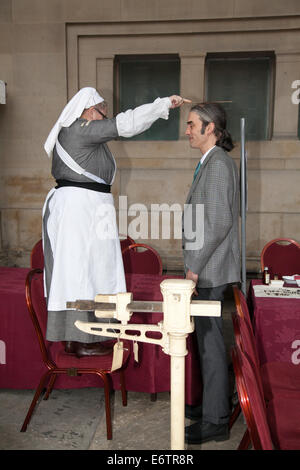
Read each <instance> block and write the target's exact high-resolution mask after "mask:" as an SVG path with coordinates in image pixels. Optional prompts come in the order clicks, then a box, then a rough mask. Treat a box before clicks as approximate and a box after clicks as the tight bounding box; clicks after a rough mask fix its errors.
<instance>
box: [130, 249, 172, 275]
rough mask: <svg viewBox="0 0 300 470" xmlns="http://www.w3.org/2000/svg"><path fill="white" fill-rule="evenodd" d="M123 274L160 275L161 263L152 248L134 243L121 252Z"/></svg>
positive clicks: (161, 270)
mask: <svg viewBox="0 0 300 470" xmlns="http://www.w3.org/2000/svg"><path fill="white" fill-rule="evenodd" d="M122 256H123V263H124V270H125V273H135V274H158V275H162V272H163V269H162V262H161V258H160V256H159V254H158V253H157V251H156V250H154V248H152V247H151V246H149V245H146V244H144V243H134V244H132V245H129V246H127V247H125V248H124V250H123V251H122Z"/></svg>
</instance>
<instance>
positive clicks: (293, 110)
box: [273, 52, 300, 139]
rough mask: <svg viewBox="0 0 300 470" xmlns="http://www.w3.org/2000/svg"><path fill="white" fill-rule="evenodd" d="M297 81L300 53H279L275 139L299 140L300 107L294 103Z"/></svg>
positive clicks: (299, 72)
mask: <svg viewBox="0 0 300 470" xmlns="http://www.w3.org/2000/svg"><path fill="white" fill-rule="evenodd" d="M295 80H300V53H298V52H297V53H282V52H277V53H276V81H275V100H274V101H275V102H274V131H273V139H278V138H279V139H297V138H298V137H297V134H298V106H299V105H298V104H295V103H293V102H292V95H293V93H294V92H295V88H292V84H293V82H294V81H295Z"/></svg>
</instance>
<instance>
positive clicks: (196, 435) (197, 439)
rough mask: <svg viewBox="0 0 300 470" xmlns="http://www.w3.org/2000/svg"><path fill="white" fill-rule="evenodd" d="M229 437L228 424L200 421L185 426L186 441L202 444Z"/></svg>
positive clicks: (224, 439)
mask: <svg viewBox="0 0 300 470" xmlns="http://www.w3.org/2000/svg"><path fill="white" fill-rule="evenodd" d="M227 439H229V426H228V424H213V423H206V422H202V421H198V422H197V423H194V424H191V425H190V426H187V427H186V428H185V442H187V443H188V444H202V443H203V442H209V441H226V440H227Z"/></svg>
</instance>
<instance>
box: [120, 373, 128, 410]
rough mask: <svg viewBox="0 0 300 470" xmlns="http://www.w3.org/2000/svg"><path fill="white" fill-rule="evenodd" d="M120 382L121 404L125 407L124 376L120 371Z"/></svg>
mask: <svg viewBox="0 0 300 470" xmlns="http://www.w3.org/2000/svg"><path fill="white" fill-rule="evenodd" d="M120 382H121V393H122V404H123V406H127V390H126V386H125V376H124V371H123V370H120Z"/></svg>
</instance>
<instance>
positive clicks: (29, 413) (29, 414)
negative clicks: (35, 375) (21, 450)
mask: <svg viewBox="0 0 300 470" xmlns="http://www.w3.org/2000/svg"><path fill="white" fill-rule="evenodd" d="M51 373H52V371H51V370H48V371H47V372H46V373H45V374H44V375H43V376H42V378H41V380H40V383H39V385H38V388H37V389H36V392H35V394H34V397H33V400H32V402H31V405H30V407H29V410H28V412H27V415H26V418H25V420H24V423H23V426H22V428H21V432H25V431H26V429H27V426H28V424H29V421H30V419H31V416H32V413H33V411H34V409H35V406H36V404H37V401H38V399H39V397H40V395H41V393H42V391H43V387H44V384H45V382H46V380H47V379H48V377H49V375H51Z"/></svg>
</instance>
